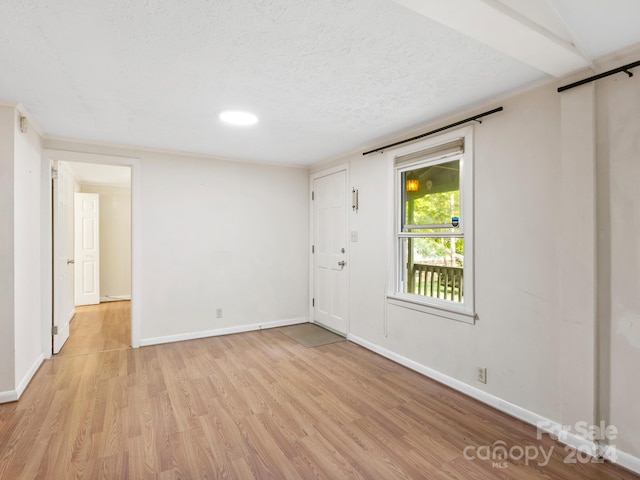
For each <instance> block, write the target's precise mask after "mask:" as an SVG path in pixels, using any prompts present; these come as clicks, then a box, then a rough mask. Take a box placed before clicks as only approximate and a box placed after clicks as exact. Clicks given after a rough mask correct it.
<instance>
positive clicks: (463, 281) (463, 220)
mask: <svg viewBox="0 0 640 480" xmlns="http://www.w3.org/2000/svg"><path fill="white" fill-rule="evenodd" d="M470 147H471V130H470V129H465V132H464V133H463V134H462V135H461V132H457V134H455V135H451V134H450V135H447V136H446V137H444V138H442V137H440V138H439V139H431V140H430V141H428V142H427V141H424V142H422V143H421V144H419V145H413V146H412V147H408V148H407V147H405V149H404V150H402V151H399V152H396V153H395V155H394V166H395V172H396V231H395V237H396V240H395V242H396V259H397V260H396V263H397V264H396V268H395V271H396V276H397V278H396V291H395V295H392V300H396V301H401V302H402V301H404V302H405V303H404V304H403V305H402V306H409V308H415V306H416V305H418V306H421V307H423V308H418V309H419V310H424V311H428V312H430V313H436V314H438V315H442V316H446V317H451V318H454V319H456V320H462V321H467V322H469V321H471V322H472V321H473V318H474V311H473V268H472V267H473V262H472V252H473V237H472V229H473V203H472V201H473V174H472V165H471V163H472V158H471V152H472V150H471V148H470ZM407 302H408V303H410V304H412V305H413V307H412V305H406V303H407Z"/></svg>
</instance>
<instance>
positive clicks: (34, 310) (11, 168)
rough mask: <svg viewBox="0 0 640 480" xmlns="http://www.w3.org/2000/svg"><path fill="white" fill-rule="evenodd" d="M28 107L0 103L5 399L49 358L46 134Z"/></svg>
mask: <svg viewBox="0 0 640 480" xmlns="http://www.w3.org/2000/svg"><path fill="white" fill-rule="evenodd" d="M21 108H22V107H20V106H17V107H10V106H7V107H1V106H0V328H1V329H2V335H0V402H5V401H11V400H16V399H17V398H18V397H19V396H20V394H21V393H22V391H23V390H24V388H25V387H26V385H27V383H28V382H29V380H30V379H31V377H32V376H33V374H34V373H35V371H36V369H37V368H38V366H39V365H40V363H41V362H42V360H43V355H42V343H41V339H42V336H43V334H42V304H41V299H42V284H41V259H40V253H41V248H40V247H41V243H40V242H41V238H40V226H41V223H40V220H41V219H40V214H41V204H40V191H41V185H40V176H41V165H40V163H41V158H40V152H41V145H40V141H41V140H40V136H39V135H38V133H37V132H36V131H35V130H34V129H33V128H28V130H27V132H25V133H22V132H21V131H20V128H19V117H20V115H21V114H25V115H26V112H23V111H22V110H21Z"/></svg>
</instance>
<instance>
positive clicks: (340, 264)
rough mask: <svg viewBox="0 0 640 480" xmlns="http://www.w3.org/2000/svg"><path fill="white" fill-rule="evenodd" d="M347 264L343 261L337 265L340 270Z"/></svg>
mask: <svg viewBox="0 0 640 480" xmlns="http://www.w3.org/2000/svg"><path fill="white" fill-rule="evenodd" d="M346 264H347V262H345V261H344V260H341V261H339V262H338V265H339V266H340V268H344V266H345V265H346Z"/></svg>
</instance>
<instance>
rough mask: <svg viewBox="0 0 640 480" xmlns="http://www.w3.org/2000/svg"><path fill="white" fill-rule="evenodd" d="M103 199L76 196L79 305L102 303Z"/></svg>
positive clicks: (76, 302)
mask: <svg viewBox="0 0 640 480" xmlns="http://www.w3.org/2000/svg"><path fill="white" fill-rule="evenodd" d="M99 221H100V196H99V195H98V194H97V193H77V192H76V194H75V240H76V241H75V265H76V269H75V290H76V295H75V304H76V305H96V304H98V303H100V237H99V235H100V223H99Z"/></svg>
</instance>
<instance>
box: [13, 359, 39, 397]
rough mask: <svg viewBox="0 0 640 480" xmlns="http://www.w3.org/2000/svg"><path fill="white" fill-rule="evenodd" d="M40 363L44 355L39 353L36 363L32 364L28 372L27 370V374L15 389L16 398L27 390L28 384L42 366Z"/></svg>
mask: <svg viewBox="0 0 640 480" xmlns="http://www.w3.org/2000/svg"><path fill="white" fill-rule="evenodd" d="M42 362H44V355H43V354H42V353H41V354H40V355H38V358H36V361H35V362H33V365H31V367H29V370H27V373H25V375H24V377H22V380H20V383H18V386H17V387H16V392H17V394H18V398H20V397H21V396H22V394H23V393H24V390H25V388H27V385H29V382H30V381H31V379H32V378H33V376H34V375H35V374H36V372H37V371H38V369H39V368H40V365H42Z"/></svg>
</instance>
